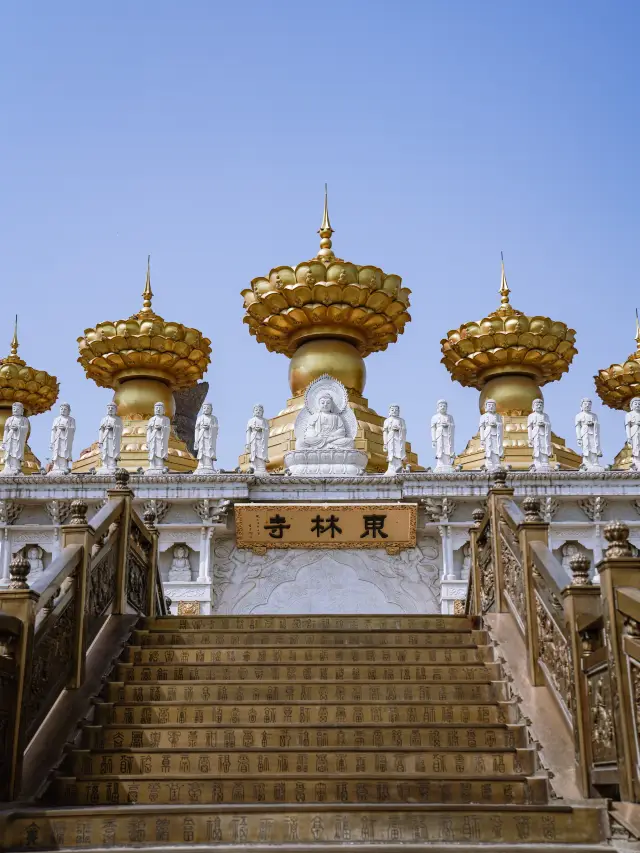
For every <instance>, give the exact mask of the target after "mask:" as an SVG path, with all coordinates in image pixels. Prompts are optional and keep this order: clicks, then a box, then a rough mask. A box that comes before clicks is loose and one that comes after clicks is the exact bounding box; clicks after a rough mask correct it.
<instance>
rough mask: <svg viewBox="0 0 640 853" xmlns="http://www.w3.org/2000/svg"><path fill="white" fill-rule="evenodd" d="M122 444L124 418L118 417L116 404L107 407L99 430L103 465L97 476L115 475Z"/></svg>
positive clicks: (99, 447)
mask: <svg viewBox="0 0 640 853" xmlns="http://www.w3.org/2000/svg"><path fill="white" fill-rule="evenodd" d="M121 442H122V418H121V417H120V416H119V415H118V407H117V406H116V404H115V403H109V404H108V405H107V414H106V415H105V416H104V417H103V419H102V420H101V421H100V427H99V429H98V450H99V452H100V461H101V462H102V465H101V467H100V468H98V470H97V471H96V474H115V471H116V467H117V465H118V459H119V458H120V444H121Z"/></svg>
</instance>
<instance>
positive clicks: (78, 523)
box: [62, 500, 93, 688]
mask: <svg viewBox="0 0 640 853" xmlns="http://www.w3.org/2000/svg"><path fill="white" fill-rule="evenodd" d="M87 510H88V506H87V504H86V502H85V501H83V500H75V501H72V503H71V517H70V518H69V521H68V522H67V524H64V525H63V526H62V547H63V548H66V547H67V546H68V545H80V546H81V548H82V560H81V561H80V565H79V566H78V567H77V569H75V576H74V578H73V584H74V586H75V632H76V634H75V638H74V643H73V656H74V659H73V671H72V675H71V678H70V680H69V684H68V685H67V686H68V687H69V688H76V687H80V685H81V684H82V682H83V681H84V669H85V659H86V655H87V624H86V606H85V605H86V600H87V587H88V580H89V564H90V560H91V545H92V541H93V528H92V527H91V525H90V524H89V522H88V521H87Z"/></svg>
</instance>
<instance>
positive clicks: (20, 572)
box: [9, 554, 31, 589]
mask: <svg viewBox="0 0 640 853" xmlns="http://www.w3.org/2000/svg"><path fill="white" fill-rule="evenodd" d="M30 570H31V563H30V562H29V560H27V558H26V557H24V556H23V555H22V554H16V555H15V557H14V558H13V559H12V560H11V562H10V563H9V589H29V584H28V583H27V576H28V575H29V571H30Z"/></svg>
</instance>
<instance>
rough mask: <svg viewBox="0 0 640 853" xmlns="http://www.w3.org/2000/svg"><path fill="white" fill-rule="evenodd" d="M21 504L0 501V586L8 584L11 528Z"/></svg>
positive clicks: (4, 500)
mask: <svg viewBox="0 0 640 853" xmlns="http://www.w3.org/2000/svg"><path fill="white" fill-rule="evenodd" d="M21 512H22V504H19V503H18V502H17V501H12V500H9V499H3V500H0V586H7V585H8V583H9V565H10V563H11V526H12V525H13V524H14V523H15V522H16V521H17V520H18V518H19V517H20V513H21Z"/></svg>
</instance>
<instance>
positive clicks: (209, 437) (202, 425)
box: [194, 403, 218, 474]
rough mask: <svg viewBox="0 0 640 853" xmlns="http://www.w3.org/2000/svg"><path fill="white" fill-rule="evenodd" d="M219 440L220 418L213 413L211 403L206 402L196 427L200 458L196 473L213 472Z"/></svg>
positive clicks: (196, 446) (197, 451)
mask: <svg viewBox="0 0 640 853" xmlns="http://www.w3.org/2000/svg"><path fill="white" fill-rule="evenodd" d="M217 441H218V419H217V417H216V416H215V415H214V414H213V406H212V405H211V403H204V404H203V406H202V411H201V412H200V414H199V415H198V419H197V421H196V429H195V442H194V444H195V451H196V457H197V459H198V467H197V468H196V470H195V473H196V474H213V472H214V470H215V469H214V467H213V463H214V462H215V461H216V442H217Z"/></svg>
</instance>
